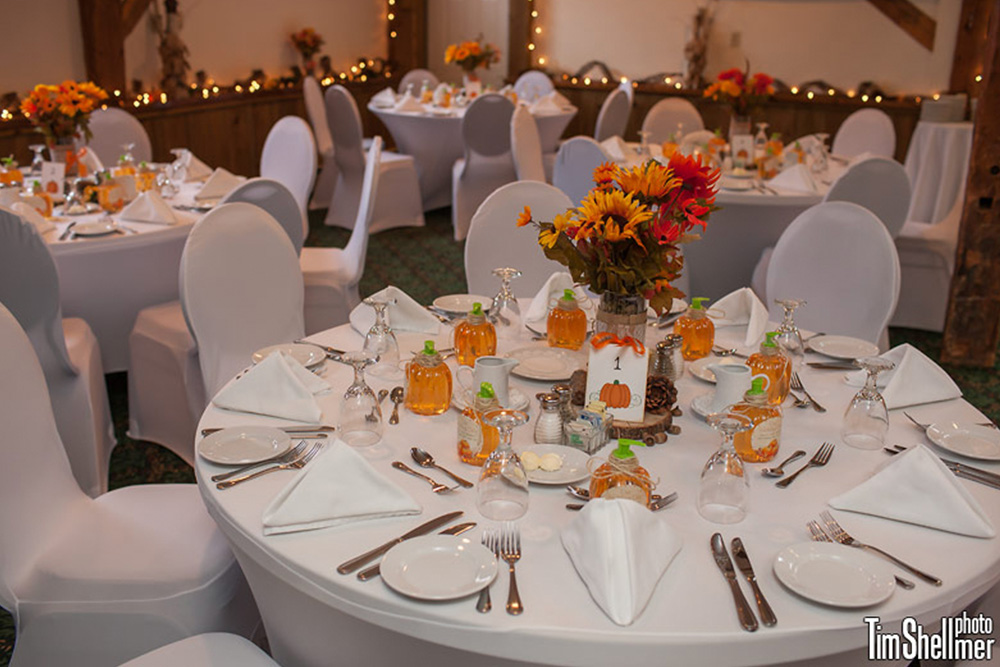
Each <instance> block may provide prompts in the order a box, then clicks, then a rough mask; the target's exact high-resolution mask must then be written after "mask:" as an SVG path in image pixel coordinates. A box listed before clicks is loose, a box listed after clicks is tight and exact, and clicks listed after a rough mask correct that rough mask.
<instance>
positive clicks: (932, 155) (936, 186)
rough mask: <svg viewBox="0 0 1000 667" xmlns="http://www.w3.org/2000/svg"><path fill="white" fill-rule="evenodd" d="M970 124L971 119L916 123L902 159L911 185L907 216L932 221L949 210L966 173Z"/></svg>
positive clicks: (946, 213)
mask: <svg viewBox="0 0 1000 667" xmlns="http://www.w3.org/2000/svg"><path fill="white" fill-rule="evenodd" d="M972 128H973V125H972V123H931V122H928V121H920V122H919V123H917V129H916V130H914V132H913V137H912V138H911V139H910V147H909V148H908V149H907V150H906V162H905V163H904V166H905V167H906V175H907V176H909V177H910V185H911V186H912V188H913V196H912V199H911V200H910V211H909V214H908V215H907V217H906V219H907V220H912V221H915V222H925V223H930V224H934V223H936V222H941V221H942V220H944V218H945V217H946V216H947V215H948V213H949V212H950V211H951V210H952V207H953V206H954V205H955V202H956V201H957V200H958V198H959V197H960V196H961V195H962V192H963V191H964V189H965V179H966V176H968V173H969V154H970V153H971V151H972Z"/></svg>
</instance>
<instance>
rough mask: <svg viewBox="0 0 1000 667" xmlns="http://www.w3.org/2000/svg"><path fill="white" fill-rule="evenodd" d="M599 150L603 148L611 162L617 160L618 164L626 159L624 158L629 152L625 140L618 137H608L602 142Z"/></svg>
mask: <svg viewBox="0 0 1000 667" xmlns="http://www.w3.org/2000/svg"><path fill="white" fill-rule="evenodd" d="M601 148H603V149H604V152H605V153H607V154H608V157H610V158H611V159H612V160H618V161H619V162H620V161H622V160H624V159H626V156H627V155H628V154H629V152H630V151H631V149H630V148H629V147H628V144H626V143H625V140H624V139H622V138H621V137H619V136H618V135H615V136H613V137H608V138H607V139H605V140H604V141H602V142H601Z"/></svg>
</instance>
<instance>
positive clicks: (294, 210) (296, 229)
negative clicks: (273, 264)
mask: <svg viewBox="0 0 1000 667" xmlns="http://www.w3.org/2000/svg"><path fill="white" fill-rule="evenodd" d="M236 202H243V203H246V204H253V205H254V206H257V207H259V208H262V209H264V210H265V211H267V212H268V213H269V214H270V215H271V217H272V218H274V219H275V221H276V222H277V223H278V224H279V225H281V228H282V229H284V230H285V234H287V235H288V240H289V241H291V242H292V247H293V248H295V254H296V255H298V254H300V253H301V252H302V251H303V247H302V244H303V243H304V242H305V240H306V239H305V237H306V231H307V227H306V224H305V218H304V217H303V215H302V202H301V200H297V199H296V197H295V195H294V194H292V190H291V189H290V188H289V187H288V184H287V183H285V182H283V181H281V180H279V179H275V178H264V177H258V178H251V179H250V180H249V181H246V182H245V183H242V184H240V185H238V186H237V187H236V188H234V189H233V190H231V191H230V192H229V194H227V195H226V196H225V197H223V198H222V201H221V202H219V203H220V204H233V203H236Z"/></svg>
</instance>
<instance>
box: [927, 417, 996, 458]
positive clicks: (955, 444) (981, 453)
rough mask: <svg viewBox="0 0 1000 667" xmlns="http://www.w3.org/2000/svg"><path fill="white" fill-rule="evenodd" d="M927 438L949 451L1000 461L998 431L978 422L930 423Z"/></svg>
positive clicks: (970, 456)
mask: <svg viewBox="0 0 1000 667" xmlns="http://www.w3.org/2000/svg"><path fill="white" fill-rule="evenodd" d="M927 438H928V439H929V440H930V441H931V442H933V443H934V444H935V445H937V446H938V447H941V448H942V449H947V450H948V451H949V452H953V453H955V454H961V455H962V456H968V457H969V458H970V459H980V460H982V461H1000V431H998V430H997V429H995V428H990V427H989V426H979V425H978V424H956V423H954V422H951V423H948V424H931V425H930V426H929V427H928V428H927Z"/></svg>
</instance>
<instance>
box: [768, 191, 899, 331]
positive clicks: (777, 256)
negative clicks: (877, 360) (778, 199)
mask: <svg viewBox="0 0 1000 667" xmlns="http://www.w3.org/2000/svg"><path fill="white" fill-rule="evenodd" d="M899 282H900V279H899V257H898V256H897V255H896V246H895V245H894V244H893V242H892V237H890V236H889V232H888V231H887V230H886V228H885V225H883V224H882V222H881V221H880V220H879V219H878V218H877V217H876V216H875V214H874V213H872V212H871V211H869V210H868V209H866V208H863V207H861V206H858V205H857V204H851V203H849V202H839V201H838V202H827V203H823V204H817V205H816V206H813V207H812V208H809V209H807V210H806V211H804V212H803V213H801V214H800V215H799V216H798V217H797V218H796V219H795V220H793V221H792V224H790V225H789V226H788V228H787V229H785V231H784V232H783V233H782V234H781V238H779V239H778V243H777V245H775V246H774V254H773V255H772V256H771V262H770V267H769V268H768V271H767V296H768V301H769V312H770V316H771V320H773V321H775V322H780V321H781V307H780V306H779V305H777V304H775V303H774V302H773V299H775V298H779V299H782V298H794V299H805V300H806V301H807V302H808V304H807V305H806V306H804V307H802V308H800V309H799V310H797V311H795V323H796V324H797V325H798V326H799V327H800V328H803V329H807V330H811V331H824V332H826V333H829V334H841V335H845V336H854V337H855V338H861V339H863V340H867V341H870V342H872V343H878V344H879V345H880V347H881V348H882V349H885V347H886V346H887V343H888V335H887V330H886V325H887V324H888V323H889V319H890V318H891V317H892V313H893V311H894V310H895V308H896V301H897V300H898V298H899Z"/></svg>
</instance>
